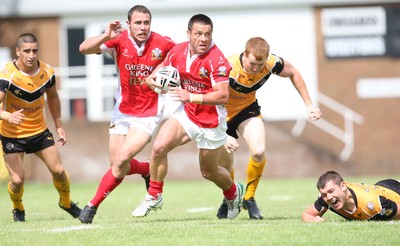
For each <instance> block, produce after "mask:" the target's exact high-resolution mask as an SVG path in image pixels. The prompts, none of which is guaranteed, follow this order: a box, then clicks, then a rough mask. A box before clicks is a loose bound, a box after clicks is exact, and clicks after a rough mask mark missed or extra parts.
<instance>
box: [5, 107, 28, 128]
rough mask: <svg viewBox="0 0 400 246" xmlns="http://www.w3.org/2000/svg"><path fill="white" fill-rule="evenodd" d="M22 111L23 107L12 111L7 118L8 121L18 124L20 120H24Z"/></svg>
mask: <svg viewBox="0 0 400 246" xmlns="http://www.w3.org/2000/svg"><path fill="white" fill-rule="evenodd" d="M22 111H24V109H20V110H18V111H14V112H12V113H11V114H10V117H9V118H8V122H9V123H11V124H15V125H20V124H21V123H22V122H24V119H25V115H24V114H23V113H22Z"/></svg>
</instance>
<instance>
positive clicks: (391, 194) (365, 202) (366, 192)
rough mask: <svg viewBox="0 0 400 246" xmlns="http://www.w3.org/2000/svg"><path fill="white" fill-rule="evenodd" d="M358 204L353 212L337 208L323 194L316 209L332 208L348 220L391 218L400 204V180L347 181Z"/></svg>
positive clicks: (315, 204) (316, 203) (316, 204)
mask: <svg viewBox="0 0 400 246" xmlns="http://www.w3.org/2000/svg"><path fill="white" fill-rule="evenodd" d="M345 183H346V185H347V187H348V189H349V191H350V193H351V195H352V196H353V198H354V201H355V204H356V210H355V211H353V212H349V211H346V210H344V209H340V210H335V209H333V208H332V207H330V206H329V205H328V204H327V203H325V202H324V200H323V199H322V197H321V196H319V197H318V199H317V200H316V201H315V203H314V207H315V209H317V210H318V211H321V210H322V209H324V208H325V209H330V210H331V211H333V212H335V213H337V214H338V215H340V216H342V217H343V218H345V219H347V220H390V219H391V218H392V217H393V216H394V215H395V214H396V213H397V209H399V208H398V207H397V204H400V182H399V181H397V180H393V179H386V180H382V181H379V182H378V183H376V184H375V185H368V184H363V183H362V184H357V183H347V182H345Z"/></svg>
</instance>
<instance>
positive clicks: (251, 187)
mask: <svg viewBox="0 0 400 246" xmlns="http://www.w3.org/2000/svg"><path fill="white" fill-rule="evenodd" d="M266 163H267V160H264V161H263V162H256V161H254V160H253V158H251V157H250V160H249V163H248V164H247V185H246V193H245V194H244V199H245V200H249V199H250V198H251V197H254V196H255V193H256V190H257V187H258V183H259V182H260V178H261V176H262V173H263V170H264V167H265V165H266Z"/></svg>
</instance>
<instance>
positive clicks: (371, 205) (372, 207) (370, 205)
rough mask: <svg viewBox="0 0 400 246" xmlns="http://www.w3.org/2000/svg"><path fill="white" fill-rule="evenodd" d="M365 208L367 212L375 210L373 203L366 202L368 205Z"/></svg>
mask: <svg viewBox="0 0 400 246" xmlns="http://www.w3.org/2000/svg"><path fill="white" fill-rule="evenodd" d="M367 208H368V209H369V210H374V209H375V205H374V203H373V202H368V203H367Z"/></svg>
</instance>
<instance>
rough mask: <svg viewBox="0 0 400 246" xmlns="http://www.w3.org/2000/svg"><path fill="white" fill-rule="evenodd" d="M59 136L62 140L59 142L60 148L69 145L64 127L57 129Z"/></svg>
mask: <svg viewBox="0 0 400 246" xmlns="http://www.w3.org/2000/svg"><path fill="white" fill-rule="evenodd" d="M56 131H57V134H58V136H59V137H60V139H59V140H58V141H57V142H58V146H64V145H65V144H66V143H67V137H66V135H65V131H64V129H63V128H62V127H59V128H57V129H56Z"/></svg>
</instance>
